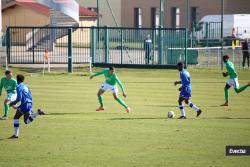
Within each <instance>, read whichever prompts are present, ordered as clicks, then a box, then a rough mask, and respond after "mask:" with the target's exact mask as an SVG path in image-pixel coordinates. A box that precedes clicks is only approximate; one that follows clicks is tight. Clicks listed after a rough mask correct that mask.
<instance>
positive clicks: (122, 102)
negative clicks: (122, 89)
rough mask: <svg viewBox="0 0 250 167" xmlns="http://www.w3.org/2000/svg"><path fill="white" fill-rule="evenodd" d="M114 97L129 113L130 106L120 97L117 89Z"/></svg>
mask: <svg viewBox="0 0 250 167" xmlns="http://www.w3.org/2000/svg"><path fill="white" fill-rule="evenodd" d="M112 91H113V89H112ZM113 97H114V99H115V100H116V101H117V102H118V103H119V104H120V105H122V106H123V107H124V108H125V109H126V112H127V113H129V112H130V108H129V107H128V105H127V104H126V103H125V102H124V101H123V100H122V99H121V98H119V97H118V92H116V91H115V90H114V91H113Z"/></svg>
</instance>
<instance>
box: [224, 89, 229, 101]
mask: <svg viewBox="0 0 250 167" xmlns="http://www.w3.org/2000/svg"><path fill="white" fill-rule="evenodd" d="M228 94H229V92H228V89H224V96H225V100H226V101H228Z"/></svg>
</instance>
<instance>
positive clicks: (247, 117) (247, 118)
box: [201, 117, 250, 120]
mask: <svg viewBox="0 0 250 167" xmlns="http://www.w3.org/2000/svg"><path fill="white" fill-rule="evenodd" d="M201 119H242V120H244V119H250V118H248V117H247V118H243V117H242V118H239V117H235V118H233V117H211V118H201Z"/></svg>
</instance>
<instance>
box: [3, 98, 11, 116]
mask: <svg viewBox="0 0 250 167" xmlns="http://www.w3.org/2000/svg"><path fill="white" fill-rule="evenodd" d="M9 102H10V101H9V100H8V99H7V98H6V99H5V100H4V102H3V104H4V115H3V117H2V118H1V119H8V115H9V108H10V107H9Z"/></svg>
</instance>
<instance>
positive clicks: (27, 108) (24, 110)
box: [17, 103, 32, 114]
mask: <svg viewBox="0 0 250 167" xmlns="http://www.w3.org/2000/svg"><path fill="white" fill-rule="evenodd" d="M17 110H19V111H21V112H22V113H23V114H26V113H29V112H30V111H32V103H25V104H21V105H20V106H18V107H17Z"/></svg>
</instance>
